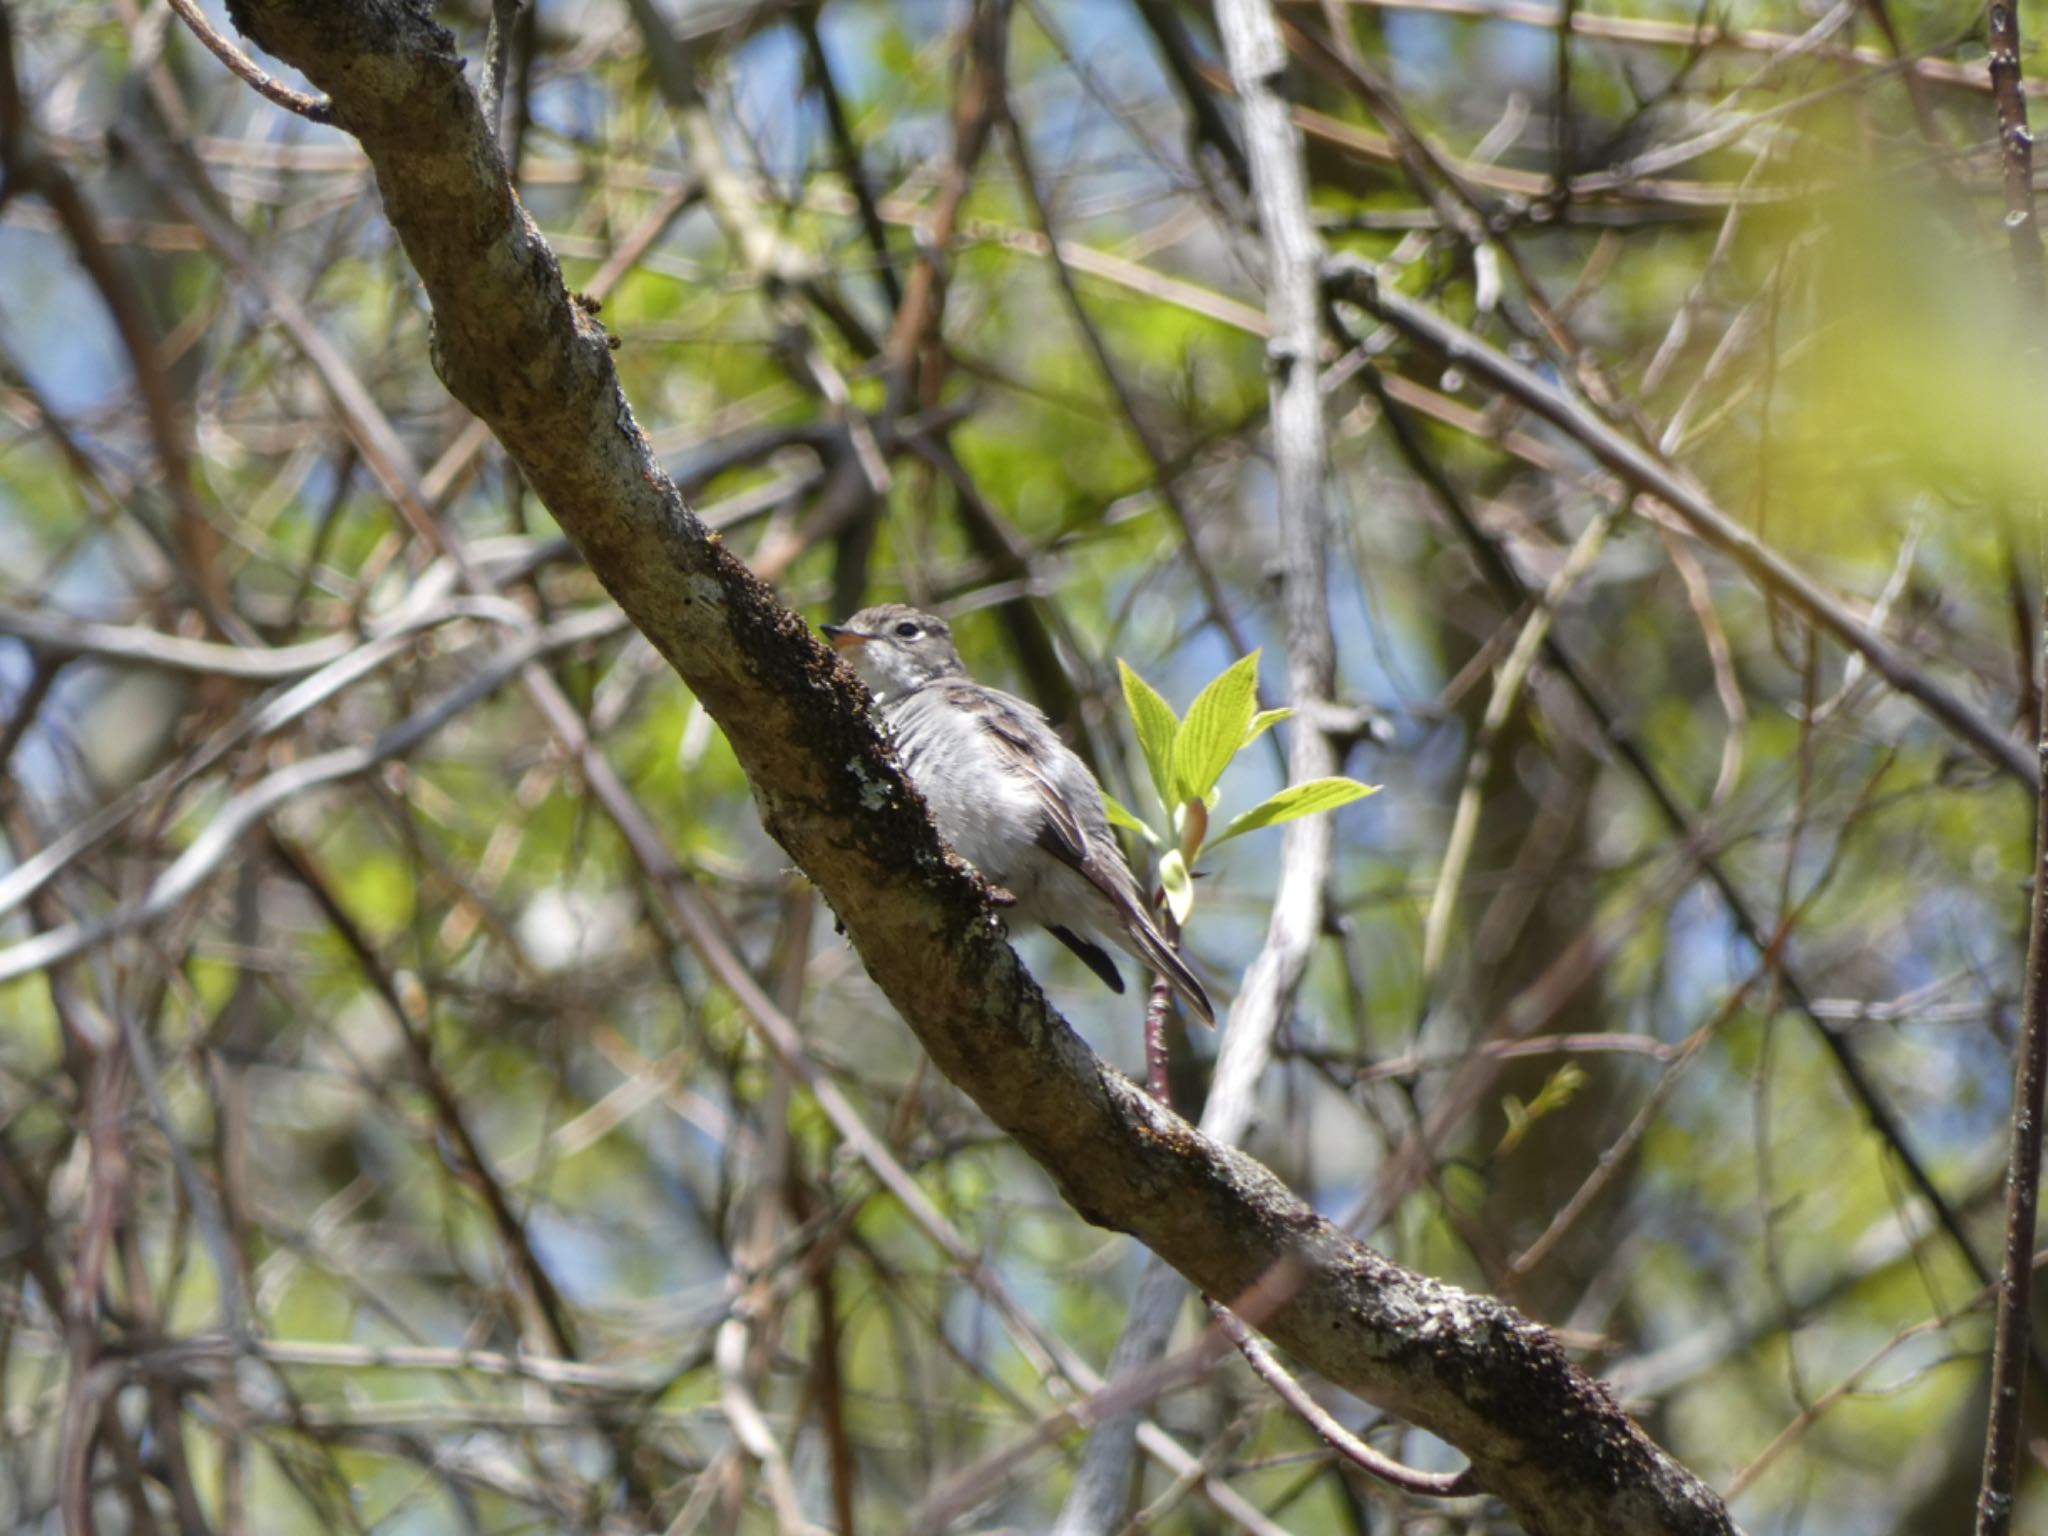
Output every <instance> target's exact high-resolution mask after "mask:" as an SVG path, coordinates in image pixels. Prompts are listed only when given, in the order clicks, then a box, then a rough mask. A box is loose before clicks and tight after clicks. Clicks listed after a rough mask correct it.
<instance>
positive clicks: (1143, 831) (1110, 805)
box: [1102, 790, 1159, 847]
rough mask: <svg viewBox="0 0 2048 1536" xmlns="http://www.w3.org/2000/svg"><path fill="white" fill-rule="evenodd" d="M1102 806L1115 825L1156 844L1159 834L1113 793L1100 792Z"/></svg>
mask: <svg viewBox="0 0 2048 1536" xmlns="http://www.w3.org/2000/svg"><path fill="white" fill-rule="evenodd" d="M1102 808H1103V809H1104V810H1105V811H1107V812H1109V819H1110V821H1111V822H1113V823H1114V824H1115V825H1117V826H1119V827H1123V828H1125V829H1127V830H1128V831H1132V832H1135V833H1137V834H1138V836H1140V837H1142V838H1144V839H1145V841H1146V842H1148V843H1151V844H1153V845H1154V846H1155V847H1156V846H1157V845H1158V842H1159V834H1158V833H1157V832H1154V831H1153V830H1152V829H1151V828H1150V827H1148V826H1146V825H1145V823H1144V822H1142V821H1140V820H1138V818H1137V817H1135V816H1133V815H1132V814H1131V813H1130V812H1129V811H1127V810H1125V809H1124V806H1123V802H1122V801H1121V800H1119V799H1117V797H1116V796H1115V795H1112V794H1111V793H1109V791H1108V790H1104V791H1103V792H1102Z"/></svg>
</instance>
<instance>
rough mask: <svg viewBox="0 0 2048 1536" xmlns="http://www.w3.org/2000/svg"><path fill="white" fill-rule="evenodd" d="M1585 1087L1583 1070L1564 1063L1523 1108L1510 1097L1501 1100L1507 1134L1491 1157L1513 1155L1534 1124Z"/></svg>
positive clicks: (1569, 1101)
mask: <svg viewBox="0 0 2048 1536" xmlns="http://www.w3.org/2000/svg"><path fill="white" fill-rule="evenodd" d="M1585 1086H1586V1073H1585V1069H1584V1068H1582V1067H1579V1066H1576V1065H1574V1064H1573V1063H1571V1062H1566V1063H1565V1064H1564V1065H1563V1066H1561V1067H1559V1068H1558V1069H1557V1070H1556V1071H1555V1072H1553V1073H1551V1074H1550V1076H1549V1077H1548V1078H1547V1079H1546V1080H1545V1081H1544V1084H1543V1086H1542V1088H1541V1089H1539V1090H1538V1091H1537V1094H1536V1097H1535V1098H1533V1099H1531V1100H1530V1101H1529V1102H1528V1103H1527V1104H1526V1105H1524V1104H1523V1103H1522V1101H1521V1100H1520V1099H1517V1098H1516V1097H1515V1096H1514V1095H1513V1094H1511V1093H1510V1094H1508V1095H1506V1096H1505V1097H1503V1098H1502V1100H1501V1106H1500V1107H1501V1113H1502V1114H1503V1115H1505V1116H1506V1117H1507V1122H1508V1128H1507V1134H1505V1135H1504V1136H1502V1137H1501V1139H1500V1145H1499V1146H1498V1147H1496V1148H1495V1149H1494V1152H1495V1155H1496V1156H1498V1155H1499V1154H1501V1153H1506V1152H1512V1151H1514V1150H1515V1148H1516V1147H1518V1146H1520V1145H1521V1144H1522V1138H1523V1137H1525V1136H1527V1135H1528V1134H1529V1132H1530V1130H1531V1128H1532V1127H1534V1125H1535V1124H1536V1122H1537V1121H1538V1120H1541V1119H1542V1118H1543V1117H1544V1116H1545V1115H1548V1114H1553V1113H1555V1112H1556V1111H1558V1110H1560V1109H1563V1108H1564V1107H1565V1106H1566V1105H1567V1104H1569V1103H1571V1101H1572V1100H1573V1099H1574V1098H1576V1097H1577V1096H1578V1092H1579V1090H1580V1089H1581V1088H1583V1087H1585Z"/></svg>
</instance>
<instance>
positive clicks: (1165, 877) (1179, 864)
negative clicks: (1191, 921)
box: [1159, 848, 1195, 925]
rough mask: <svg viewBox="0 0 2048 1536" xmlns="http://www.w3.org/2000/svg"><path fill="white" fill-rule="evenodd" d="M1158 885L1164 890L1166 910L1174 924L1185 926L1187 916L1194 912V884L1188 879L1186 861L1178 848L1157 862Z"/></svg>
mask: <svg viewBox="0 0 2048 1536" xmlns="http://www.w3.org/2000/svg"><path fill="white" fill-rule="evenodd" d="M1159 883H1160V884H1161V885H1162V886H1164V887H1165V888H1166V910H1167V911H1169V912H1171V913H1172V914H1173V920H1174V921H1175V922H1176V923H1180V924H1182V925H1185V924H1186V923H1187V920H1188V914H1189V913H1190V912H1192V911H1194V910H1195V882H1194V881H1193V880H1191V879H1190V878H1189V877H1188V863H1187V860H1186V859H1183V858H1182V857H1181V856H1180V850H1179V849H1178V848H1174V849H1171V850H1169V851H1168V853H1167V855H1166V857H1165V858H1163V859H1161V860H1160V861H1159Z"/></svg>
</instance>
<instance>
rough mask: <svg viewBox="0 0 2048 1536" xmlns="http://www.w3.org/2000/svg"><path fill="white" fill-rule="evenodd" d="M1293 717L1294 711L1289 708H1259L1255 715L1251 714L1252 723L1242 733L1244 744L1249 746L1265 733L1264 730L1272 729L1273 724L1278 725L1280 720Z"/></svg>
mask: <svg viewBox="0 0 2048 1536" xmlns="http://www.w3.org/2000/svg"><path fill="white" fill-rule="evenodd" d="M1293 718H1294V711H1293V710H1291V709H1262V710H1260V711H1259V712H1258V713H1257V714H1256V715H1253V716H1252V723H1251V725H1250V727H1249V728H1248V729H1247V730H1246V731H1245V733H1244V744H1245V746H1247V747H1248V746H1250V745H1251V744H1252V743H1253V742H1255V741H1257V740H1258V739H1259V738H1260V737H1261V736H1263V735H1265V734H1266V732H1268V731H1270V730H1271V729H1273V727H1274V726H1276V725H1278V724H1279V723H1280V722H1281V721H1282V720H1292V719H1293Z"/></svg>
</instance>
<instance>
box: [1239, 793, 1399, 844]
mask: <svg viewBox="0 0 2048 1536" xmlns="http://www.w3.org/2000/svg"><path fill="white" fill-rule="evenodd" d="M1379 788H1380V787H1379V785H1377V784H1361V783H1359V782H1358V780H1356V779H1309V780H1307V781H1306V782H1304V783H1300V784H1290V785H1288V786H1287V788H1285V789H1283V790H1281V791H1280V792H1279V793H1278V794H1276V795H1273V796H1270V797H1269V798H1267V799H1265V800H1263V801H1261V802H1260V803H1259V804H1257V805H1255V806H1253V807H1252V808H1251V809H1250V810H1248V811H1246V812H1245V813H1244V814H1243V815H1242V816H1233V817H1231V819H1230V825H1229V826H1227V827H1225V828H1224V829H1223V835H1222V836H1221V837H1219V838H1217V839H1216V842H1217V843H1227V842H1229V841H1230V839H1232V838H1233V837H1237V836H1239V835H1241V834H1243V833H1246V832H1256V831H1258V830H1259V828H1261V827H1272V826H1278V825H1279V824H1280V823H1281V822H1283V821H1294V820H1297V819H1298V818H1300V817H1303V816H1313V815H1315V814H1316V813H1317V812H1319V811H1334V810H1335V809H1336V808H1337V807H1338V806H1340V805H1349V804H1350V803H1351V802H1352V801H1354V800H1363V799H1364V798H1365V797H1366V796H1367V795H1376V794H1378V793H1379ZM1215 845H1216V844H1215V843H1211V844H1210V845H1209V846H1210V847H1212V848H1213V847H1214V846H1215Z"/></svg>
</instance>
